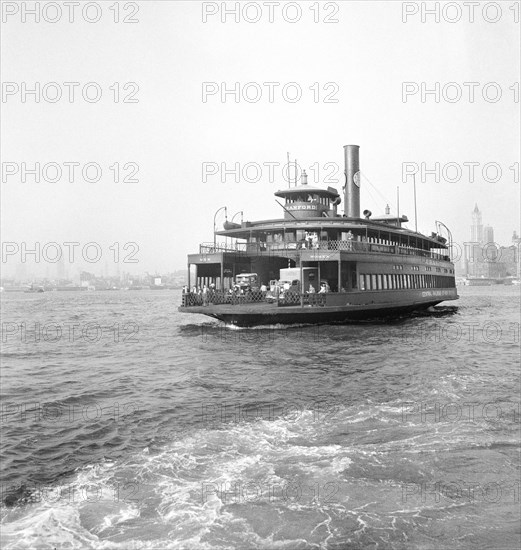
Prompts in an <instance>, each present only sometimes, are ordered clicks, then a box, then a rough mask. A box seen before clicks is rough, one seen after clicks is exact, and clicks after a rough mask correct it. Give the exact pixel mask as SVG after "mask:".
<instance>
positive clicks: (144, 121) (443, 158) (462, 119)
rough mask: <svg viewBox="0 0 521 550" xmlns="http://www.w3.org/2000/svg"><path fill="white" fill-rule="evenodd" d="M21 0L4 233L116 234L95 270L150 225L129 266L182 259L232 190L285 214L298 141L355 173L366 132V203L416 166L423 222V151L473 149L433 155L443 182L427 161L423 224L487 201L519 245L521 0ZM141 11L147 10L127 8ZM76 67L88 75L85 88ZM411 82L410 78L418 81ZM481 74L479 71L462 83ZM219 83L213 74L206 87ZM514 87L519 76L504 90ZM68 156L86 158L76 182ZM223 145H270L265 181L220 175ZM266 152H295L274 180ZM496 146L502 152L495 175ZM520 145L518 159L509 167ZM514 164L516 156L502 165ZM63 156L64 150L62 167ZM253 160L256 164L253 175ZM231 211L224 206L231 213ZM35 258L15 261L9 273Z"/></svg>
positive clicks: (326, 172) (489, 219)
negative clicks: (346, 155)
mask: <svg viewBox="0 0 521 550" xmlns="http://www.w3.org/2000/svg"><path fill="white" fill-rule="evenodd" d="M6 4H9V5H11V4H14V3H12V2H7V3H5V2H4V6H3V10H4V13H3V17H4V19H5V22H4V23H3V24H2V37H1V46H2V53H1V67H2V69H1V70H2V75H1V76H2V81H3V82H4V93H3V95H2V104H1V109H2V112H1V118H2V122H1V142H2V145H1V157H2V163H3V169H4V173H3V176H4V181H3V182H2V241H4V242H6V241H9V242H15V243H18V244H19V245H20V246H21V243H22V242H26V243H27V246H28V247H29V248H30V247H31V245H32V244H33V243H35V242H40V243H41V245H42V246H43V245H44V244H45V243H47V242H51V241H54V242H58V243H64V242H79V243H81V245H82V246H83V245H84V244H85V243H88V242H93V241H94V242H98V243H100V246H101V247H102V250H103V254H104V257H103V261H102V262H100V263H99V264H98V265H96V266H95V267H93V266H91V271H96V270H97V271H99V270H100V266H101V265H105V264H104V262H105V261H106V260H107V258H109V260H110V262H112V260H111V257H112V256H111V255H112V252H111V251H110V250H109V246H111V245H112V244H113V243H115V242H118V243H120V245H121V246H123V245H124V244H125V243H129V242H135V243H137V244H138V245H139V252H138V253H137V255H136V257H137V258H138V259H139V263H138V264H126V265H121V269H122V270H125V271H133V272H142V271H145V270H146V271H151V272H153V271H155V270H158V271H167V270H173V269H176V268H183V267H184V266H185V265H186V255H187V254H188V253H192V252H196V251H198V244H199V243H200V242H209V241H212V240H213V234H212V231H213V216H214V213H215V211H216V210H217V208H219V207H221V206H224V205H226V206H227V207H228V213H229V217H231V215H233V214H234V213H236V212H238V211H240V210H243V211H244V219H247V220H257V219H263V218H275V217H279V216H281V214H282V212H281V208H280V207H279V206H278V205H277V204H276V203H275V200H274V199H275V198H274V197H273V193H274V192H275V191H276V190H277V189H280V188H284V187H286V186H287V182H286V181H285V180H284V178H283V173H282V166H283V165H284V164H285V162H286V155H287V152H289V153H290V155H291V159H292V160H294V159H295V158H296V159H297V160H298V163H299V165H300V166H302V167H303V168H306V169H307V171H308V173H309V174H310V178H309V181H310V183H316V184H317V185H320V186H325V187H327V186H328V185H332V186H333V187H337V188H338V190H339V191H340V189H341V187H342V185H343V181H342V178H341V171H342V170H343V149H342V146H343V145H345V144H349V143H351V144H358V145H360V146H361V149H360V163H361V171H362V173H363V175H364V176H365V178H363V179H362V191H361V206H362V210H363V209H365V208H369V209H370V210H372V211H373V213H374V214H377V213H382V212H383V210H384V207H385V204H386V199H387V200H388V201H389V202H390V206H391V209H392V211H393V212H394V211H395V208H396V187H397V186H398V185H399V186H400V212H401V213H402V214H406V215H408V217H409V219H410V220H411V223H410V224H409V227H411V228H414V223H413V219H414V206H413V193H412V181H413V180H412V177H410V178H408V181H407V182H406V183H403V182H402V170H403V163H406V162H410V163H414V162H415V163H417V164H418V165H420V167H421V163H422V162H423V163H425V167H426V168H427V169H434V165H435V163H436V162H438V163H440V168H441V169H443V167H444V166H445V165H446V164H447V163H455V164H453V165H451V167H448V169H446V170H445V173H446V175H447V176H448V179H452V180H457V179H458V173H457V170H458V167H460V168H461V170H462V173H461V175H460V178H459V181H446V180H445V179H444V177H443V170H441V174H440V181H439V182H436V181H435V176H434V175H432V174H428V175H426V181H425V182H423V181H422V175H421V173H418V175H417V176H416V184H417V197H418V229H419V230H420V231H422V232H429V233H430V231H432V230H434V222H435V220H441V221H443V222H444V223H445V224H446V225H447V226H449V227H450V228H451V229H452V232H453V234H454V237H455V239H456V240H457V241H460V242H461V241H464V240H468V239H469V238H470V223H471V211H472V210H473V208H474V204H475V203H477V204H478V206H479V207H480V209H481V210H482V213H483V221H484V223H485V224H490V225H492V226H493V227H494V229H495V240H496V242H498V243H500V244H510V238H511V236H512V232H513V230H516V231H518V232H519V229H520V227H519V203H520V197H519V149H520V140H519V127H520V117H519V67H520V59H519V52H520V50H521V48H520V40H519V23H517V24H516V23H515V18H516V17H518V14H519V12H518V11H517V13H516V12H515V11H513V10H511V9H509V6H511V5H512V4H513V2H500V5H501V6H502V13H501V16H500V17H499V15H498V14H496V13H495V12H494V10H489V11H487V12H485V13H483V11H482V6H483V5H484V3H480V5H479V6H477V7H476V9H475V13H474V22H469V19H470V16H469V13H468V9H466V10H465V11H463V12H462V14H461V19H460V20H459V21H457V22H453V23H451V22H449V21H447V19H450V18H452V19H456V18H457V13H456V11H455V10H456V8H454V7H452V8H450V7H447V9H445V10H444V12H441V13H440V22H439V23H436V22H435V21H434V16H429V15H426V16H425V18H426V20H425V22H422V14H421V9H420V8H421V7H422V4H424V7H425V6H427V7H429V8H432V7H433V6H434V2H427V3H421V2H419V3H413V2H406V3H402V2H398V1H391V2H383V1H380V2H371V1H363V2H362V1H351V2H349V1H346V2H344V1H342V2H337V3H334V2H330V3H327V2H326V3H324V2H321V3H320V5H318V4H317V3H313V2H300V3H299V6H300V8H301V12H302V13H301V17H300V20H299V21H296V22H294V23H291V22H289V21H288V20H289V19H291V18H296V17H297V9H296V7H295V6H285V5H286V4H288V3H286V2H280V5H279V6H273V9H274V13H273V14H272V16H273V18H274V22H273V23H270V22H269V17H270V13H269V11H268V7H267V6H263V4H262V3H261V2H259V3H254V2H253V3H250V4H253V5H251V6H250V7H249V11H248V12H247V13H245V14H244V13H241V14H240V16H239V17H240V20H239V22H238V23H236V22H234V20H233V19H234V18H233V15H228V17H227V20H226V21H225V22H224V23H223V22H222V20H221V14H220V13H217V14H215V15H211V14H209V15H208V16H207V18H206V22H203V10H206V11H207V12H211V11H212V10H213V9H214V8H215V9H220V8H221V4H222V3H221V2H219V3H206V4H207V5H206V6H204V5H203V3H200V2H193V1H190V2H188V1H147V2H138V3H127V2H122V3H121V4H120V13H119V19H120V22H119V23H115V22H114V19H115V17H116V13H115V10H114V9H112V10H111V9H110V6H113V5H114V2H113V1H110V2H104V1H98V2H97V3H94V4H96V5H97V6H99V8H100V10H101V18H100V20H99V21H98V22H93V23H91V22H88V21H86V20H85V19H86V18H90V19H95V18H96V17H97V16H98V15H99V14H97V13H96V11H95V7H93V8H90V11H89V12H87V14H86V16H85V17H84V16H83V15H82V13H81V9H79V10H77V11H76V13H75V14H74V22H72V23H71V22H69V21H68V18H69V14H68V13H67V11H66V10H67V8H65V7H64V8H63V9H64V12H63V14H62V16H61V18H60V19H59V20H57V21H56V22H55V23H51V22H48V21H45V19H44V17H43V16H44V15H45V17H46V18H47V19H49V20H52V19H53V18H57V17H58V15H57V12H56V11H53V9H54V10H55V8H52V7H51V8H46V9H47V11H46V12H45V13H42V14H41V16H42V17H41V20H40V22H35V21H34V16H31V15H30V14H22V13H21V12H20V11H18V13H14V14H13V15H11V14H10V13H11V11H12V10H14V8H12V7H8V8H6ZM26 4H27V5H28V6H33V5H34V2H27V3H26ZM40 4H41V5H42V6H44V5H45V4H46V2H40ZM82 4H84V3H83V2H82ZM226 4H227V6H228V8H232V7H233V5H234V4H235V3H234V2H228V3H226ZM242 4H244V2H243V3H242ZM293 4H294V3H293ZM452 5H453V6H454V3H452ZM134 6H135V7H136V8H139V9H138V10H137V9H136V10H134ZM284 6H285V7H286V12H285V13H283V12H282V7H284ZM441 6H442V7H443V6H444V3H443V2H442V3H441ZM258 7H260V8H261V9H262V11H261V12H259V11H258V10H257V8H258ZM80 8H81V6H80ZM337 8H338V9H337ZM449 8H450V9H449ZM416 9H417V10H418V13H414V11H415V10H416ZM6 10H7V12H6ZM451 10H452V11H451ZM134 11H135V12H136V13H133V12H134ZM407 14H409V15H407ZM243 15H246V18H249V19H250V20H254V19H255V17H257V16H259V15H260V21H258V22H256V23H253V22H248V21H247V20H246V19H245V18H244V17H243ZM24 17H26V19H27V20H26V22H23V18H24ZM124 17H127V19H134V20H137V21H138V22H136V23H123V22H122V19H123V18H124ZM498 17H499V20H498V21H497V22H492V21H493V20H494V19H497V18H498ZM315 18H318V20H319V22H315V21H314V19H315ZM326 18H329V19H331V20H333V21H334V20H338V22H331V23H326V22H324V19H326ZM404 19H405V22H404ZM487 19H488V20H487ZM22 82H26V83H27V88H34V83H35V82H39V83H40V87H41V88H42V89H43V87H44V86H45V84H46V83H49V82H57V83H60V89H61V91H62V92H63V97H62V98H61V99H60V100H58V101H56V102H52V101H51V100H52V99H53V98H54V95H55V91H56V87H53V86H48V87H47V88H46V90H45V94H46V96H45V97H44V95H45V94H44V93H43V92H42V96H41V97H40V101H39V102H36V101H35V98H34V95H27V96H26V97H25V98H24V97H23V96H22V93H21V89H22V87H23V85H22ZM64 82H78V83H80V84H79V86H76V87H74V88H73V91H74V100H73V101H72V102H69V100H68V94H69V91H68V90H69V89H71V87H69V88H67V87H66V86H65V85H63V83H64ZM88 82H95V83H97V85H98V86H99V89H101V90H102V97H101V99H100V100H99V101H93V102H88V101H86V100H85V99H83V97H82V89H83V86H84V85H85V84H86V83H88ZM223 82H224V83H227V85H228V87H229V88H233V86H234V85H235V83H236V82H238V83H239V86H240V89H241V92H242V91H244V88H245V85H246V84H248V83H258V85H255V84H250V85H249V86H247V87H246V90H247V92H248V94H249V98H250V101H247V100H246V99H245V98H244V97H243V96H242V95H241V96H240V97H239V98H238V102H235V101H234V96H233V94H228V95H227V96H226V97H225V101H222V98H221V95H220V91H221V87H222V83H223ZM265 82H273V83H279V85H275V84H273V85H272V90H273V102H270V98H269V88H268V86H266V85H263V83H265ZM290 82H293V83H296V84H298V86H299V87H300V88H301V90H302V97H301V98H300V100H298V101H296V102H291V101H290V100H292V99H293V97H294V94H295V93H296V90H297V89H298V88H297V87H296V86H290V87H286V89H285V93H286V96H285V97H284V96H283V93H282V89H283V87H284V85H285V84H287V83H290ZM404 82H409V83H411V84H409V85H408V88H407V90H409V91H410V94H409V95H407V96H406V97H404V96H403V83H404ZM422 82H423V83H425V86H426V87H427V88H429V89H433V88H434V87H435V83H437V82H438V83H440V98H439V102H437V101H436V100H435V97H434V95H433V94H430V95H427V96H425V97H424V98H423V101H422V95H421V89H422ZM449 82H452V83H453V84H452V85H450V86H445V85H446V84H447V83H449ZM469 82H475V83H478V84H475V85H472V86H471V85H468V84H467V85H464V83H469ZM6 83H12V84H11V85H10V86H7V87H6ZM114 83H119V84H118V85H117V86H114ZM126 83H136V84H137V85H138V86H139V89H137V88H136V86H135V85H134V84H131V85H130V86H128V85H127V86H126ZM204 83H208V84H206V85H205V84H204ZM212 83H216V84H212ZM315 83H318V84H315ZM487 83H492V84H490V85H488V86H485V84H487ZM17 86H18V88H19V89H18V91H17ZM203 87H206V90H207V91H208V92H209V94H208V95H207V96H206V98H205V101H203ZM310 87H312V89H310ZM259 89H260V90H261V92H262V96H261V97H260V99H259V101H256V102H255V101H254V100H255V94H256V93H257V92H258V90H259ZM416 89H417V90H418V91H417V92H415V90H416ZM216 90H217V93H214V94H213V95H212V94H211V92H215V91H216ZM471 90H473V93H474V100H473V101H471V100H470V99H469V94H470V91H471ZM498 90H499V91H500V92H501V94H502V95H501V98H500V99H499V100H498V101H495V98H496V94H497V92H498ZM95 91H96V86H91V87H90V88H89V89H88V90H87V91H86V93H91V95H90V97H91V98H92V97H94V96H93V94H94V93H95ZM118 91H119V101H118V102H115V94H116V92H118ZM459 92H462V96H461V98H460V99H459V101H457V100H454V99H455V98H457V94H458V93H459ZM483 95H485V97H486V98H487V99H484V98H483ZM124 98H127V99H130V100H132V99H134V100H138V102H133V103H132V102H129V103H126V102H123V101H122V100H123V99H124ZM22 99H25V102H23V101H22ZM328 99H329V101H331V100H337V102H326V101H327V100H328ZM315 100H317V101H315ZM516 101H517V102H516ZM35 162H40V163H41V165H44V164H46V163H49V162H55V163H58V164H59V165H61V166H62V168H63V174H62V178H61V181H58V182H52V181H44V178H42V179H41V181H40V182H39V183H37V182H35V180H34V176H33V175H31V174H26V179H27V181H26V182H25V183H24V182H23V181H22V173H21V172H22V163H25V164H26V166H27V167H28V168H31V167H34V163H35ZM64 162H78V163H80V167H79V168H77V169H76V174H75V180H74V181H73V182H72V183H71V182H69V181H68V172H67V170H68V169H67V167H66V166H64V165H63V163H64ZM89 162H92V163H97V164H98V165H99V166H100V167H101V168H102V170H103V175H102V177H101V179H100V181H98V182H86V181H84V180H83V177H82V174H81V169H82V167H83V165H85V164H86V163H89ZM116 162H118V163H120V174H119V177H120V180H122V179H123V178H124V177H125V176H127V178H130V177H131V176H132V174H131V172H132V171H133V170H134V168H135V165H137V166H138V167H139V171H138V172H137V173H136V174H134V178H133V179H134V180H138V181H130V182H123V181H119V182H115V181H114V179H115V171H116V168H115V167H114V163H116ZM6 163H10V164H6ZM127 163H135V164H127ZM203 163H216V164H209V165H208V168H207V171H209V172H210V173H211V171H212V170H213V169H214V168H215V166H217V168H218V170H219V173H217V174H214V175H211V174H209V175H207V177H203ZM222 163H226V164H227V166H228V168H229V169H232V168H233V165H234V164H235V163H240V165H241V169H242V168H243V167H244V165H246V164H247V163H257V164H258V165H259V166H261V167H263V170H262V174H261V175H260V180H259V181H258V182H251V181H247V180H246V179H245V178H244V177H243V175H242V174H241V176H240V181H239V182H238V183H237V182H235V181H234V177H233V176H232V175H228V176H227V177H226V178H225V182H222V181H221V176H222V174H221V173H220V170H221V164H222ZM265 163H280V164H279V166H275V167H274V178H273V181H272V182H270V181H269V180H270V172H269V169H268V166H267V165H265ZM317 163H318V164H317ZM328 163H332V164H328ZM464 163H466V164H464ZM469 163H474V164H472V165H471V164H469ZM487 163H496V164H493V165H490V166H489V168H488V172H487V173H486V174H485V176H483V173H482V171H483V167H484V165H486V164H487ZM514 163H517V171H515V170H513V169H510V168H509V167H511V166H513V165H514ZM335 164H336V165H337V166H338V169H339V172H338V173H336V174H335V172H336V167H335ZM124 165H126V169H124V168H123V167H124ZM325 165H327V166H325ZM110 166H113V168H112V169H110V168H109V167H110ZM251 166H254V165H251ZM317 166H318V167H319V170H318V172H317V170H316V167H317ZM497 166H499V167H500V168H501V170H502V175H501V177H500V179H499V181H497V182H495V183H494V182H492V181H490V180H493V179H495V178H496V167H497ZM470 167H474V170H475V174H474V181H473V182H471V181H469V169H470ZM17 168H19V170H18V171H17V172H16V173H14V174H11V173H10V172H11V171H15V170H16V169H17ZM89 174H90V175H91V177H92V178H93V177H94V176H95V174H94V172H92V171H91V172H89ZM54 175H55V172H54V171H53V169H52V167H51V168H49V171H48V173H47V174H46V177H47V179H48V180H49V179H51V180H52V179H53V178H54ZM255 176H256V175H255V173H254V171H253V170H252V169H251V167H250V171H248V172H247V173H246V178H249V179H255ZM328 176H329V177H330V179H329V180H328V181H327V182H324V179H325V178H326V177H328ZM315 177H317V178H318V180H317V181H316V182H315V181H314V179H315ZM335 179H338V180H339V181H338V183H337V184H334V183H332V182H331V180H335ZM367 179H368V180H369V181H370V182H371V183H372V184H373V185H374V186H375V187H377V188H378V190H379V192H377V191H375V190H374V189H373V188H372V187H371V186H370V185H369V183H368V182H367ZM487 179H489V181H487ZM516 180H517V181H516ZM384 197H385V198H384ZM342 206H343V205H342ZM237 219H238V216H237V217H236V220H237ZM218 221H219V222H220V224H222V221H223V218H222V213H221V214H220V215H219V217H218ZM13 258H14V259H13ZM19 258H20V255H18V256H16V255H15V256H14V257H11V258H10V259H9V260H8V262H7V263H3V266H2V267H3V268H4V269H5V268H6V267H7V269H6V271H5V272H6V273H7V272H8V271H9V269H10V267H12V266H14V265H15V260H16V259H19ZM80 264H81V262H79V263H78V264H77V266H76V267H78V266H81V265H80Z"/></svg>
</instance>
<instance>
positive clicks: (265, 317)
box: [179, 289, 458, 327]
mask: <svg viewBox="0 0 521 550" xmlns="http://www.w3.org/2000/svg"><path fill="white" fill-rule="evenodd" d="M446 292H447V294H446V295H445V296H443V297H441V296H440V297H437V296H435V295H430V296H427V295H426V296H422V295H421V294H418V295H417V296H415V297H416V298H417V299H416V300H413V299H411V298H412V296H408V297H406V296H403V297H402V299H399V300H398V299H396V298H397V297H395V299H394V300H389V301H386V302H383V301H382V302H378V301H374V300H373V302H372V303H363V304H362V303H360V304H353V303H350V304H349V305H329V304H326V305H322V306H309V305H307V306H306V305H305V306H303V307H302V306H300V305H295V306H284V307H280V306H277V304H276V303H274V304H268V303H262V302H261V303H251V304H241V305H228V304H221V305H212V304H209V305H207V306H189V307H180V308H179V311H180V312H183V313H197V314H202V315H207V316H209V317H213V318H215V319H218V320H220V321H224V322H225V323H227V324H230V325H236V326H239V327H254V326H261V325H275V324H283V325H287V324H342V323H348V322H350V321H359V320H366V319H377V318H392V317H400V316H402V315H404V314H407V313H411V312H413V311H420V310H425V309H427V308H429V307H431V306H435V305H437V304H439V303H441V302H444V301H446V300H456V299H457V298H458V295H457V293H456V289H454V290H453V291H452V289H451V292H450V293H449V292H448V291H446ZM368 294H369V293H368ZM432 294H433V293H432ZM339 296H342V295H330V296H328V298H331V299H330V301H332V302H335V301H340V300H338V298H339ZM343 296H344V297H345V296H346V294H344V295H343ZM359 296H360V295H359ZM407 298H409V299H407ZM350 299H351V301H353V298H352V297H351V298H350ZM344 303H345V301H344Z"/></svg>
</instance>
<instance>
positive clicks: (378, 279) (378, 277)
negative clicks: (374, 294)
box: [376, 275, 383, 290]
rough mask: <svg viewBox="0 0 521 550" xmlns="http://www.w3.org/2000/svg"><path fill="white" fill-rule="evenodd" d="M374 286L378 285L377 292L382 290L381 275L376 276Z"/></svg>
mask: <svg viewBox="0 0 521 550" xmlns="http://www.w3.org/2000/svg"><path fill="white" fill-rule="evenodd" d="M376 284H377V285H378V290H382V288H383V283H382V276H381V275H377V276H376Z"/></svg>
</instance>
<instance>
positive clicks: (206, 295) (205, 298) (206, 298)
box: [203, 285, 208, 306]
mask: <svg viewBox="0 0 521 550" xmlns="http://www.w3.org/2000/svg"><path fill="white" fill-rule="evenodd" d="M207 305H208V287H207V286H206V285H204V286H203V306H207Z"/></svg>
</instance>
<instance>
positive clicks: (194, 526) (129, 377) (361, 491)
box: [1, 287, 520, 550]
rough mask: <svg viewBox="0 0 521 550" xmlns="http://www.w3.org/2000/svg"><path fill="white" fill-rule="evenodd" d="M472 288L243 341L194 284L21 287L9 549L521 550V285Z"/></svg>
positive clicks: (7, 361) (8, 401) (8, 415)
mask: <svg viewBox="0 0 521 550" xmlns="http://www.w3.org/2000/svg"><path fill="white" fill-rule="evenodd" d="M459 291H460V294H461V299H460V300H459V302H458V310H457V312H456V313H451V312H446V311H445V312H444V311H443V310H441V311H438V314H436V315H430V316H425V317H415V318H409V319H403V320H401V321H395V322H392V323H372V324H353V325H348V326H334V327H327V326H321V327H319V328H318V329H317V328H316V327H292V328H284V327H279V328H274V329H267V328H265V329H256V330H251V329H250V330H233V331H232V330H222V329H221V328H219V325H217V324H215V323H212V322H211V321H208V320H207V318H204V317H199V316H189V315H182V314H180V313H178V312H177V305H178V302H179V298H180V296H179V294H178V293H177V292H149V291H142V292H90V293H70V294H69V293H45V294H5V293H4V294H3V295H2V308H3V323H4V324H3V334H2V337H3V343H2V365H3V369H2V429H3V438H2V457H1V458H2V462H3V474H2V480H1V482H2V508H1V514H2V529H1V545H2V548H125V549H127V548H129V549H130V548H154V549H155V548H194V549H195V548H197V549H199V548H208V549H224V548H263V549H268V548H269V549H271V548H280V549H296V548H328V549H335V550H337V549H338V550H339V549H356V548H396V549H398V548H399V549H402V548H424V549H433V548H483V549H485V548H487V549H489V548H518V547H519V546H520V524H519V488H520V486H519V483H520V481H519V480H520V472H519V465H520V460H519V458H520V455H519V447H518V443H519V435H520V422H519V414H520V409H519V401H520V393H519V392H520V370H519V289H518V288H515V287H475V288H468V287H464V288H460V289H459ZM454 303H455V302H452V303H450V305H452V304H454ZM445 305H449V304H445ZM20 323H25V325H22V327H20ZM16 325H18V326H16ZM59 329H60V330H61V334H60V331H59Z"/></svg>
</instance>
